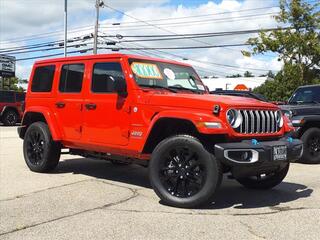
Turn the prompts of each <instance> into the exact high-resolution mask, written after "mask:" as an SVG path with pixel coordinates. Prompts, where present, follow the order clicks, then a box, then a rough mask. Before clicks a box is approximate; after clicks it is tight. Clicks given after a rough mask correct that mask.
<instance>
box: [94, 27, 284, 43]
mask: <svg viewBox="0 0 320 240" xmlns="http://www.w3.org/2000/svg"><path fill="white" fill-rule="evenodd" d="M284 29H289V28H283V29H279V28H270V29H252V30H242V31H229V32H213V33H201V34H175V35H153V36H158V38H150V37H151V36H152V35H136V36H134V37H135V38H142V37H146V38H149V39H134V40H119V41H118V42H115V43H120V42H122V43H124V42H150V41H168V40H184V39H194V38H208V37H222V36H233V35H241V34H252V33H259V32H261V31H263V32H269V31H273V30H279V31H281V30H284ZM167 36H170V37H167ZM100 37H102V38H105V37H110V35H109V36H101V35H100ZM113 37H114V35H113ZM117 37H118V38H119V35H118V36H117ZM127 37H128V36H121V38H127ZM130 37H132V36H130Z"/></svg>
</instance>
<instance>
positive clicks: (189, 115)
mask: <svg viewBox="0 0 320 240" xmlns="http://www.w3.org/2000/svg"><path fill="white" fill-rule="evenodd" d="M163 118H172V119H179V120H187V121H189V122H191V123H192V124H193V125H194V126H195V128H196V129H197V130H198V132H199V133H204V134H227V133H228V129H227V126H226V125H225V124H224V123H223V121H222V120H221V119H220V118H218V117H217V116H215V115H213V114H212V115H211V114H208V113H201V112H196V113H194V112H186V111H183V110H168V111H162V112H160V113H158V114H156V115H155V116H154V117H153V118H152V120H151V122H150V124H149V129H148V131H147V134H146V139H148V137H149V135H150V133H151V131H152V129H153V127H154V125H155V124H156V123H157V122H158V121H159V120H160V119H163ZM203 122H219V123H221V126H222V127H221V128H219V129H208V128H206V127H204V126H203V125H201V124H199V123H203Z"/></svg>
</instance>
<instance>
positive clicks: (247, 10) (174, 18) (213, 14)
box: [109, 6, 279, 26]
mask: <svg viewBox="0 0 320 240" xmlns="http://www.w3.org/2000/svg"><path fill="white" fill-rule="evenodd" d="M278 7H279V6H269V7H259V8H249V9H240V10H237V11H227V12H218V13H208V14H201V15H189V16H185V17H168V18H160V19H150V20H148V19H144V20H146V21H148V22H159V21H171V20H176V19H187V18H199V17H207V16H216V15H224V14H232V13H239V12H249V11H256V10H266V9H272V8H278ZM139 22H141V21H132V22H115V23H110V24H109V25H116V26H117V25H119V24H120V25H124V24H134V23H139Z"/></svg>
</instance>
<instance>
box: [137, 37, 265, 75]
mask: <svg viewBox="0 0 320 240" xmlns="http://www.w3.org/2000/svg"><path fill="white" fill-rule="evenodd" d="M134 45H135V46H138V47H140V48H145V47H146V46H144V45H142V44H137V43H135V44H134ZM140 51H142V50H140ZM146 51H147V50H144V52H146ZM150 51H156V52H158V53H162V54H166V55H169V56H173V57H176V58H180V59H188V60H191V61H193V62H199V63H202V64H206V65H213V66H219V67H220V68H227V69H229V68H234V69H238V71H241V72H245V71H247V70H254V71H263V72H265V71H268V70H269V69H267V70H266V69H259V68H246V69H247V70H242V69H243V68H241V67H238V66H234V65H228V64H221V63H215V62H207V61H200V60H196V59H191V58H189V57H186V56H181V55H178V54H174V53H171V52H167V51H163V50H159V49H153V50H149V52H150ZM240 69H241V70H240Z"/></svg>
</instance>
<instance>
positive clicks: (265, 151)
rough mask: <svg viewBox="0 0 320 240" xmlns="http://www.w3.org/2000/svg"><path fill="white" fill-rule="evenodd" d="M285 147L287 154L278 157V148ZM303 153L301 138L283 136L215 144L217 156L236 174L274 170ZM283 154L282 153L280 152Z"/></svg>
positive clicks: (293, 160)
mask: <svg viewBox="0 0 320 240" xmlns="http://www.w3.org/2000/svg"><path fill="white" fill-rule="evenodd" d="M279 147H280V148H282V150H281V149H280V151H283V148H285V156H286V157H283V156H282V157H281V158H280V159H278V155H276V156H275V151H278V150H275V149H276V148H279ZM302 153H303V143H302V141H301V140H298V139H292V138H290V137H289V138H282V139H279V140H278V141H262V142H258V141H256V140H252V141H247V140H245V141H242V142H234V143H221V144H216V145H215V157H216V158H217V159H218V160H219V161H220V162H221V163H223V164H224V165H226V166H228V167H230V168H231V171H232V173H233V175H234V176H238V177H240V176H250V175H255V174H259V173H268V172H273V171H275V170H277V169H279V168H282V167H284V166H286V165H287V164H288V163H289V162H295V161H296V160H298V159H299V158H300V157H301V156H302ZM280 155H281V154H280Z"/></svg>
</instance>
